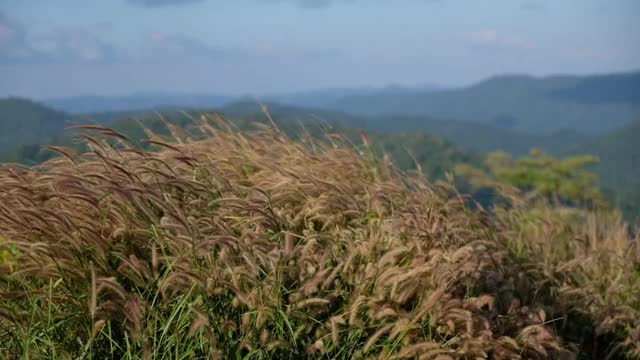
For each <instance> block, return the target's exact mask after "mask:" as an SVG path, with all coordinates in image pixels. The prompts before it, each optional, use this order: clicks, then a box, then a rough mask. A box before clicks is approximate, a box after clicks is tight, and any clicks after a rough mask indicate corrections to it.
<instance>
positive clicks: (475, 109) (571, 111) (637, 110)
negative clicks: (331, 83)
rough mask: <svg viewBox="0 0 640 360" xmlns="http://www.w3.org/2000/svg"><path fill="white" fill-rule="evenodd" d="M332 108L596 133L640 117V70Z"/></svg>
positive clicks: (508, 82) (515, 80) (352, 99)
mask: <svg viewBox="0 0 640 360" xmlns="http://www.w3.org/2000/svg"><path fill="white" fill-rule="evenodd" d="M329 107H330V108H333V109H336V110H340V111H345V112H349V113H354V114H363V115H396V114H405V115H407V114H408V115H430V116H432V117H436V118H448V119H456V120H459V121H464V122H473V123H480V124H489V125H494V126H497V127H500V128H503V129H512V130H517V131H521V132H530V133H538V134H551V133H554V132H557V131H565V130H573V131H576V132H580V133H583V134H594V135H595V134H603V133H606V132H608V131H612V130H615V129H618V128H620V127H622V126H624V125H626V124H628V123H629V122H631V121H633V120H634V119H635V118H638V117H640V72H634V73H623V74H610V75H597V76H551V77H544V78H535V77H531V76H498V77H494V78H491V79H488V80H486V81H482V82H480V83H478V84H475V85H472V86H469V87H466V88H461V89H452V90H444V91H436V92H422V91H417V92H412V93H405V94H397V95H388V94H387V95H383V96H379V95H367V94H364V95H351V96H347V97H344V98H342V99H340V100H339V101H337V102H335V103H334V104H332V105H330V106H329Z"/></svg>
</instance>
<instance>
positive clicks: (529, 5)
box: [520, 1, 547, 11]
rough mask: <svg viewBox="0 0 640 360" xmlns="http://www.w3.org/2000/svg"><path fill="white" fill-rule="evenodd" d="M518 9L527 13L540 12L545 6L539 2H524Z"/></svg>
mask: <svg viewBox="0 0 640 360" xmlns="http://www.w3.org/2000/svg"><path fill="white" fill-rule="evenodd" d="M520 8H521V9H522V10H527V11H542V10H545V9H546V8H547V7H546V4H544V3H542V2H540V1H526V2H524V3H522V4H521V5H520Z"/></svg>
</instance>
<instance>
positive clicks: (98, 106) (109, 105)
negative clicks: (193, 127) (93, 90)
mask: <svg viewBox="0 0 640 360" xmlns="http://www.w3.org/2000/svg"><path fill="white" fill-rule="evenodd" d="M233 99H234V97H231V96H224V95H200V94H182V93H168V92H167V93H165V92H158V93H138V94H132V95H124V96H93V95H87V96H72V97H65V98H56V99H46V100H43V103H45V104H46V105H48V106H50V107H52V108H54V109H58V110H61V111H66V112H68V113H72V114H82V113H100V112H122V111H136V110H151V109H154V110H170V109H176V108H179V109H184V108H205V107H206V108H211V107H219V106H222V105H223V104H225V103H227V102H229V101H231V100H233Z"/></svg>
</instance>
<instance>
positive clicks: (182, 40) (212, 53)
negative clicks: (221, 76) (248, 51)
mask: <svg viewBox="0 0 640 360" xmlns="http://www.w3.org/2000/svg"><path fill="white" fill-rule="evenodd" d="M240 55H242V52H241V51H238V50H232V49H227V48H224V47H221V46H215V45H211V44H208V43H205V42H204V41H201V40H199V39H197V38H194V37H191V36H187V35H183V34H173V33H161V32H155V33H151V34H148V35H147V36H145V37H144V41H143V45H142V46H140V47H139V57H140V59H142V60H144V61H153V62H161V61H165V62H166V61H175V60H180V59H182V60H205V61H217V60H223V59H228V58H230V57H234V56H240Z"/></svg>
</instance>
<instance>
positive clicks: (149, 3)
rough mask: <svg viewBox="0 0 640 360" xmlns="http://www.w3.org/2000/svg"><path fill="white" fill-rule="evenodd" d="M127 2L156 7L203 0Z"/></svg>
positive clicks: (143, 0)
mask: <svg viewBox="0 0 640 360" xmlns="http://www.w3.org/2000/svg"><path fill="white" fill-rule="evenodd" d="M127 1H128V2H130V3H132V4H134V5H139V6H146V7H158V6H168V5H186V4H193V3H196V2H201V1H204V0H127Z"/></svg>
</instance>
